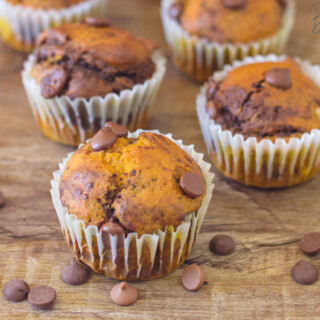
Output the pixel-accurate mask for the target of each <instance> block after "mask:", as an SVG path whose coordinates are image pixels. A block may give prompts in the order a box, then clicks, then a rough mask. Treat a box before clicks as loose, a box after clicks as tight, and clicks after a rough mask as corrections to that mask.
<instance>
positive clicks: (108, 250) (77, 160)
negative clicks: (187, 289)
mask: <svg viewBox="0 0 320 320" xmlns="http://www.w3.org/2000/svg"><path fill="white" fill-rule="evenodd" d="M202 157H203V154H198V153H196V152H195V151H194V148H193V146H184V145H183V144H182V142H181V140H180V141H175V140H172V138H171V135H162V134H159V133H156V132H145V131H141V130H138V131H136V132H134V133H128V132H127V130H126V129H125V128H124V127H122V126H119V125H116V124H115V123H110V122H109V123H106V126H105V127H104V128H103V129H101V130H100V131H99V132H98V133H97V134H96V135H95V136H94V137H93V138H92V140H91V141H90V142H88V143H86V144H85V145H83V146H81V147H80V148H79V149H78V150H77V151H76V152H75V153H73V154H72V155H69V156H68V158H67V159H64V160H63V163H61V164H60V170H59V171H57V172H55V173H54V177H55V179H54V180H53V181H52V190H51V194H52V198H53V202H54V205H55V208H56V211H57V214H58V216H59V221H60V223H61V227H62V230H63V233H64V235H65V238H66V240H67V242H68V244H69V247H70V249H71V250H72V252H73V253H74V254H75V255H76V257H77V259H79V260H80V261H82V262H84V263H85V264H87V265H88V266H90V267H91V268H92V269H93V270H94V271H96V272H98V273H101V274H104V275H106V276H108V277H112V278H115V279H121V280H132V281H133V280H151V279H154V278H159V277H162V276H165V275H167V274H169V273H170V272H173V271H174V270H175V269H177V268H178V267H179V266H180V265H181V264H182V263H183V261H184V260H185V259H186V258H187V256H188V255H189V253H190V250H191V248H192V245H193V243H194V241H195V239H196V234H197V232H198V231H199V229H200V227H201V225H202V222H203V219H204V216H205V214H206V210H207V208H208V205H209V202H210V199H211V196H212V191H213V187H214V185H213V183H212V180H213V174H211V173H210V172H209V169H210V165H209V164H208V163H205V162H204V161H202Z"/></svg>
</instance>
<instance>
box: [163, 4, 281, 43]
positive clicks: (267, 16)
mask: <svg viewBox="0 0 320 320" xmlns="http://www.w3.org/2000/svg"><path fill="white" fill-rule="evenodd" d="M285 7H286V0H180V1H179V2H177V3H175V4H173V6H172V7H171V8H170V10H169V14H170V15H171V17H173V18H175V19H177V20H178V21H179V22H180V23H181V26H182V27H183V29H184V30H186V31H187V32H188V33H189V34H191V35H197V36H199V37H201V38H206V39H209V40H210V41H213V42H219V43H225V42H231V43H247V42H250V41H257V40H260V39H263V38H266V37H269V36H272V35H274V34H275V33H276V32H277V31H278V30H279V28H280V27H281V26H282V16H283V11H284V8H285Z"/></svg>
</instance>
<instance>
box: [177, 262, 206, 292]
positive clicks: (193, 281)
mask: <svg viewBox="0 0 320 320" xmlns="http://www.w3.org/2000/svg"><path fill="white" fill-rule="evenodd" d="M205 282H208V280H207V279H206V277H205V275H204V273H203V271H202V269H201V268H200V267H199V266H198V265H197V264H191V265H190V266H188V267H186V268H185V269H184V270H183V273H182V284H183V286H184V287H185V288H186V289H187V290H190V291H195V290H199V289H200V288H201V287H202V286H203V284H204V283H205Z"/></svg>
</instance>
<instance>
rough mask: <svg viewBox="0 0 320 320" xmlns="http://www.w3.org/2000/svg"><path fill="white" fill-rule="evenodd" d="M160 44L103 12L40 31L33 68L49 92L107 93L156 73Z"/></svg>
mask: <svg viewBox="0 0 320 320" xmlns="http://www.w3.org/2000/svg"><path fill="white" fill-rule="evenodd" d="M155 48H156V45H155V44H154V43H153V42H152V41H150V40H147V39H142V38H141V39H138V38H136V37H134V36H133V35H131V34H130V33H129V32H127V31H125V30H122V29H118V28H114V27H111V26H110V22H109V21H108V20H105V19H101V18H99V19H98V18H93V17H89V18H87V19H86V23H82V24H64V25H62V26H59V27H56V28H53V29H51V30H49V31H45V32H44V33H42V34H40V35H39V37H38V40H37V48H36V51H35V56H36V60H35V64H34V67H33V68H32V71H31V76H32V77H34V78H35V79H36V80H37V82H38V83H39V85H40V87H41V93H42V95H43V97H44V98H48V99H50V98H53V97H55V96H61V95H66V96H69V97H70V98H71V99H75V98H85V99H90V98H91V97H93V96H101V97H104V96H105V95H106V94H108V93H111V92H114V93H117V94H119V93H120V92H121V91H122V90H124V89H132V87H133V86H134V85H135V84H139V83H143V82H145V81H146V80H147V79H149V78H151V77H152V75H153V73H154V71H155V64H154V62H153V60H152V53H153V51H154V50H155Z"/></svg>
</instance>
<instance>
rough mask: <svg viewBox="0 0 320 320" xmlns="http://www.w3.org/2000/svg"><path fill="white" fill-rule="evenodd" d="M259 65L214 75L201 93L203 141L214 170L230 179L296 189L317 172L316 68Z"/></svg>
mask: <svg viewBox="0 0 320 320" xmlns="http://www.w3.org/2000/svg"><path fill="white" fill-rule="evenodd" d="M261 60H263V58H262V57H257V62H253V61H250V60H248V61H247V63H244V64H243V65H241V66H238V67H233V68H231V70H230V71H227V70H228V69H226V70H225V71H224V72H222V73H216V74H214V75H213V78H212V79H210V80H209V82H208V83H207V84H206V86H205V87H204V88H203V89H202V94H200V95H199V97H198V101H197V104H198V114H199V120H200V122H201V126H202V130H203V133H204V136H205V140H206V142H207V145H208V148H209V150H210V151H211V154H212V157H213V161H214V163H215V165H216V167H217V168H218V169H219V170H220V171H221V172H222V173H223V174H225V175H226V176H228V177H230V178H232V179H235V180H237V181H239V182H242V183H245V184H248V185H253V186H257V187H261V188H273V187H285V186H291V185H295V184H299V183H301V182H303V181H306V180H308V179H310V178H312V177H313V176H314V175H315V174H316V173H317V172H318V171H319V169H320V163H319V160H320V149H319V146H320V145H319V144H320V141H319V132H320V131H319V130H320V118H319V116H320V112H319V111H320V88H319V86H320V82H319V79H318V78H319V77H318V76H316V75H317V73H318V72H317V70H318V67H316V66H311V65H310V64H308V63H307V62H303V63H302V62H301V61H299V60H293V59H290V58H285V57H282V58H277V57H275V56H269V57H267V58H266V59H265V61H261ZM208 130H211V131H210V133H209V132H208Z"/></svg>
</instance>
